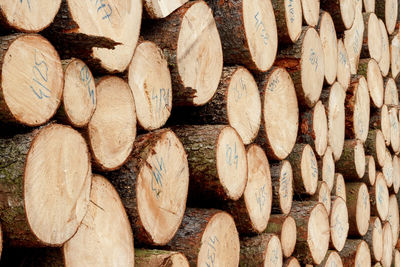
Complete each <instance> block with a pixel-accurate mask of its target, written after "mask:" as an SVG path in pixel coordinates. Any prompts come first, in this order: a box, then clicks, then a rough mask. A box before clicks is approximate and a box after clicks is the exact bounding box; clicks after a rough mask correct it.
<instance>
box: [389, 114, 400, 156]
mask: <svg viewBox="0 0 400 267" xmlns="http://www.w3.org/2000/svg"><path fill="white" fill-rule="evenodd" d="M389 123H390V147H391V148H392V151H394V152H395V153H398V152H399V151H400V129H399V119H398V111H397V108H390V109H389Z"/></svg>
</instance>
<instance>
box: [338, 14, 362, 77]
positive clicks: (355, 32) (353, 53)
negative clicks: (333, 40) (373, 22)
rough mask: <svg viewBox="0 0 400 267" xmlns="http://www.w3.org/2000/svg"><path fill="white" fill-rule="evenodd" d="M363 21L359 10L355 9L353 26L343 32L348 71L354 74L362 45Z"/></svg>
mask: <svg viewBox="0 0 400 267" xmlns="http://www.w3.org/2000/svg"><path fill="white" fill-rule="evenodd" d="M363 34H364V21H363V15H362V13H361V11H357V12H356V15H355V18H354V22H353V26H351V28H350V29H349V30H347V31H345V32H344V39H343V42H344V46H345V48H346V51H347V53H348V56H349V62H350V72H351V74H356V73H357V69H358V62H359V59H360V54H361V49H362V45H363Z"/></svg>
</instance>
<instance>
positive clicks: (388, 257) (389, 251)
mask: <svg viewBox="0 0 400 267" xmlns="http://www.w3.org/2000/svg"><path fill="white" fill-rule="evenodd" d="M382 234H383V247H382V249H383V253H382V260H381V263H382V265H383V267H390V266H391V265H392V259H393V245H392V244H393V240H392V238H393V235H392V229H391V227H390V223H389V222H386V223H385V224H384V225H383V229H382Z"/></svg>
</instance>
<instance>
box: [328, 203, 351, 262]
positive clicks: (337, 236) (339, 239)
mask: <svg viewBox="0 0 400 267" xmlns="http://www.w3.org/2000/svg"><path fill="white" fill-rule="evenodd" d="M329 222H330V229H331V234H330V235H331V244H332V246H333V247H334V248H335V249H336V250H337V251H341V250H342V249H343V247H344V244H345V242H346V239H347V234H348V232H349V215H348V212H347V206H346V201H345V200H344V199H342V198H340V197H337V198H336V199H335V200H333V201H332V207H331V212H330V218H329ZM328 266H329V265H328Z"/></svg>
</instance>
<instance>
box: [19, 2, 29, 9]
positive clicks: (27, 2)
mask: <svg viewBox="0 0 400 267" xmlns="http://www.w3.org/2000/svg"><path fill="white" fill-rule="evenodd" d="M19 2H20V3H21V4H22V3H23V2H24V0H19ZM26 3H27V4H28V8H29V10H31V0H26Z"/></svg>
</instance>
